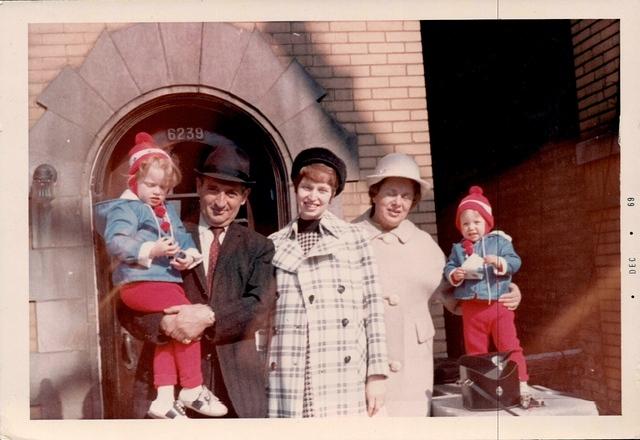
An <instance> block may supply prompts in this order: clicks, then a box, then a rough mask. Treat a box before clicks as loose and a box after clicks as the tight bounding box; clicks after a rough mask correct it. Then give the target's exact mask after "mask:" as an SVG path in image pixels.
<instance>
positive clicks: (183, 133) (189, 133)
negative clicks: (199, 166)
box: [167, 127, 204, 141]
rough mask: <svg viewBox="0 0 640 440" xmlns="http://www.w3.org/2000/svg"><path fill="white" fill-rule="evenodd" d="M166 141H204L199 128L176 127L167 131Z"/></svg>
mask: <svg viewBox="0 0 640 440" xmlns="http://www.w3.org/2000/svg"><path fill="white" fill-rule="evenodd" d="M167 139H169V140H170V141H193V140H202V139H204V130H203V129H202V128H201V127H176V128H168V129H167Z"/></svg>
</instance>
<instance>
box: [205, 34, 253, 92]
mask: <svg viewBox="0 0 640 440" xmlns="http://www.w3.org/2000/svg"><path fill="white" fill-rule="evenodd" d="M202 32H203V34H202V61H201V63H202V64H201V71H200V83H201V84H208V85H211V86H213V87H217V88H220V89H223V90H228V89H229V88H230V87H231V82H232V81H233V78H234V77H235V75H236V72H237V70H238V67H239V65H240V62H241V61H242V57H243V56H244V53H245V51H246V50H247V45H248V44H249V38H250V37H251V35H252V33H251V32H250V31H247V30H245V29H241V28H237V27H235V26H232V25H230V24H226V23H205V24H204V28H203V30H202Z"/></svg>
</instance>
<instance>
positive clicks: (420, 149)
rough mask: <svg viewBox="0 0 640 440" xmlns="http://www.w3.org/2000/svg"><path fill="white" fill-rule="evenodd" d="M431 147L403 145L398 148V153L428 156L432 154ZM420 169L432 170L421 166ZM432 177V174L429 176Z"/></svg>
mask: <svg viewBox="0 0 640 440" xmlns="http://www.w3.org/2000/svg"><path fill="white" fill-rule="evenodd" d="M430 150H431V149H430V148H429V145H427V144H403V145H398V146H396V151H397V152H399V153H405V154H427V153H429V152H430ZM420 169H422V170H426V169H431V167H430V166H429V167H428V166H421V167H420ZM429 175H430V174H429Z"/></svg>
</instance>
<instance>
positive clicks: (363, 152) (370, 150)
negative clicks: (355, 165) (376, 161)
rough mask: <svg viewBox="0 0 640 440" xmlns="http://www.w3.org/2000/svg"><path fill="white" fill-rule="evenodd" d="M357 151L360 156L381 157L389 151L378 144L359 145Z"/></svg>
mask: <svg viewBox="0 0 640 440" xmlns="http://www.w3.org/2000/svg"><path fill="white" fill-rule="evenodd" d="M358 152H359V153H360V157H371V156H373V157H382V156H384V155H385V154H387V153H390V151H389V150H388V148H387V147H384V146H380V145H376V146H364V147H360V148H358Z"/></svg>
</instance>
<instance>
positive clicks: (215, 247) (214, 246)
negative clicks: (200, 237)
mask: <svg viewBox="0 0 640 440" xmlns="http://www.w3.org/2000/svg"><path fill="white" fill-rule="evenodd" d="M209 229H211V232H213V241H212V242H211V246H210V247H209V266H208V269H207V287H208V289H209V294H211V293H212V292H213V272H214V271H215V270H216V263H217V262H218V255H219V254H220V240H219V239H218V237H220V234H221V233H222V231H223V230H224V229H223V228H216V227H213V226H212V227H211V228H209Z"/></svg>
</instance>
